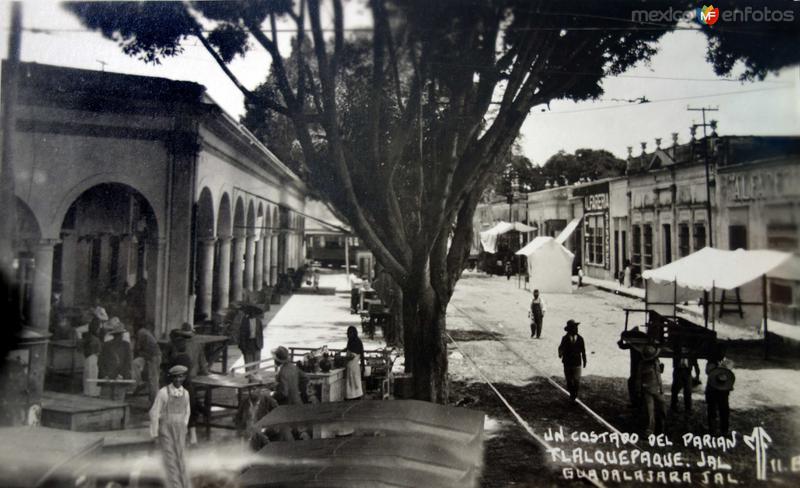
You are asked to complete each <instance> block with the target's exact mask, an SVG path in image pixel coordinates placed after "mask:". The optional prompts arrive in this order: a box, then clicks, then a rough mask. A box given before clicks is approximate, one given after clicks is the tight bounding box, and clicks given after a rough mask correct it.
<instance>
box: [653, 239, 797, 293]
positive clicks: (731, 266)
mask: <svg viewBox="0 0 800 488" xmlns="http://www.w3.org/2000/svg"><path fill="white" fill-rule="evenodd" d="M793 258H794V256H793V255H792V254H791V253H786V252H780V251H769V250H755V251H745V250H744V249H737V250H736V251H723V250H720V249H715V248H712V247H705V248H703V249H701V250H699V251H697V252H696V253H693V254H690V255H688V256H686V257H684V258H681V259H679V260H677V261H674V262H672V263H670V264H667V265H666V266H662V267H660V268H657V269H652V270H647V271H645V272H644V273H642V276H643V277H644V279H646V280H652V281H653V282H655V283H657V284H664V283H677V284H678V286H680V287H683V288H689V289H692V290H705V291H710V290H711V289H712V288H717V289H719V290H733V289H735V288H738V287H740V286H742V285H744V284H746V283H749V282H751V281H753V280H755V279H757V278H760V277H761V276H763V275H770V274H771V272H773V271H776V270H780V277H782V278H784V279H791V280H800V266H791V262H792V260H793Z"/></svg>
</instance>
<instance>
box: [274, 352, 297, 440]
mask: <svg viewBox="0 0 800 488" xmlns="http://www.w3.org/2000/svg"><path fill="white" fill-rule="evenodd" d="M272 358H273V360H274V361H275V364H276V365H277V366H278V374H277V377H276V378H275V380H276V383H277V387H276V388H275V391H274V392H273V393H272V397H273V398H274V399H275V401H277V402H278V405H302V404H303V398H302V396H300V380H301V379H302V378H303V377H304V376H305V374H304V373H303V372H302V371H300V368H298V367H297V365H296V364H294V363H293V362H292V361H291V360H290V359H289V350H288V349H286V348H285V347H283V346H279V347H276V348H275V349H273V350H272ZM280 434H281V440H283V441H293V440H294V436H293V435H292V431H291V429H289V428H288V427H285V428H281V429H280Z"/></svg>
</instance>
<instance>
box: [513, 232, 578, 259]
mask: <svg viewBox="0 0 800 488" xmlns="http://www.w3.org/2000/svg"><path fill="white" fill-rule="evenodd" d="M551 246H558V249H560V250H561V251H562V252H563V253H564V254H566V255H567V256H569V257H570V258H572V257H574V256H575V255H574V254H572V253H571V252H570V251H569V250H568V249H567V248H566V247H564V246H563V245H562V244H561V243H559V242H557V241H556V239H553V238H552V237H549V236H539V237H535V238H534V239H533V240H532V241H531V242H529V243H527V244H525V246H524V247H523V248H522V249H520V250H519V251H517V252H516V254H519V255H521V256H531V255H533V254H534V253H535V252H537V251H539V250H541V249H544V248H545V247H551Z"/></svg>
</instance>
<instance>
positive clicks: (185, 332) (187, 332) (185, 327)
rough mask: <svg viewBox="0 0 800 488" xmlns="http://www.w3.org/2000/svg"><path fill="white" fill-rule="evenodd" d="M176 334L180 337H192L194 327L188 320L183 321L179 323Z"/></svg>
mask: <svg viewBox="0 0 800 488" xmlns="http://www.w3.org/2000/svg"><path fill="white" fill-rule="evenodd" d="M178 335H180V336H181V337H187V338H188V337H192V336H194V327H192V325H191V324H190V323H189V322H184V323H183V324H181V328H180V329H178Z"/></svg>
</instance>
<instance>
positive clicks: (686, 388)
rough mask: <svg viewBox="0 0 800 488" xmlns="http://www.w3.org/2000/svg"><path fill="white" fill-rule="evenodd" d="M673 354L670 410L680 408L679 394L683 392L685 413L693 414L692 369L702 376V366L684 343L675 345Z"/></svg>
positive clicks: (698, 375) (687, 415)
mask: <svg viewBox="0 0 800 488" xmlns="http://www.w3.org/2000/svg"><path fill="white" fill-rule="evenodd" d="M674 349H675V350H674V352H673V355H672V396H671V397H670V411H672V412H675V411H677V410H678V395H680V393H681V392H683V407H684V415H685V416H686V417H689V416H690V415H691V414H692V369H694V371H695V373H696V376H697V377H698V378H699V377H700V366H699V365H698V364H697V358H695V357H694V356H693V355H692V354H691V352H690V350H689V348H688V347H686V346H685V345H683V344H680V343H678V344H676V345H675V346H674Z"/></svg>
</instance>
